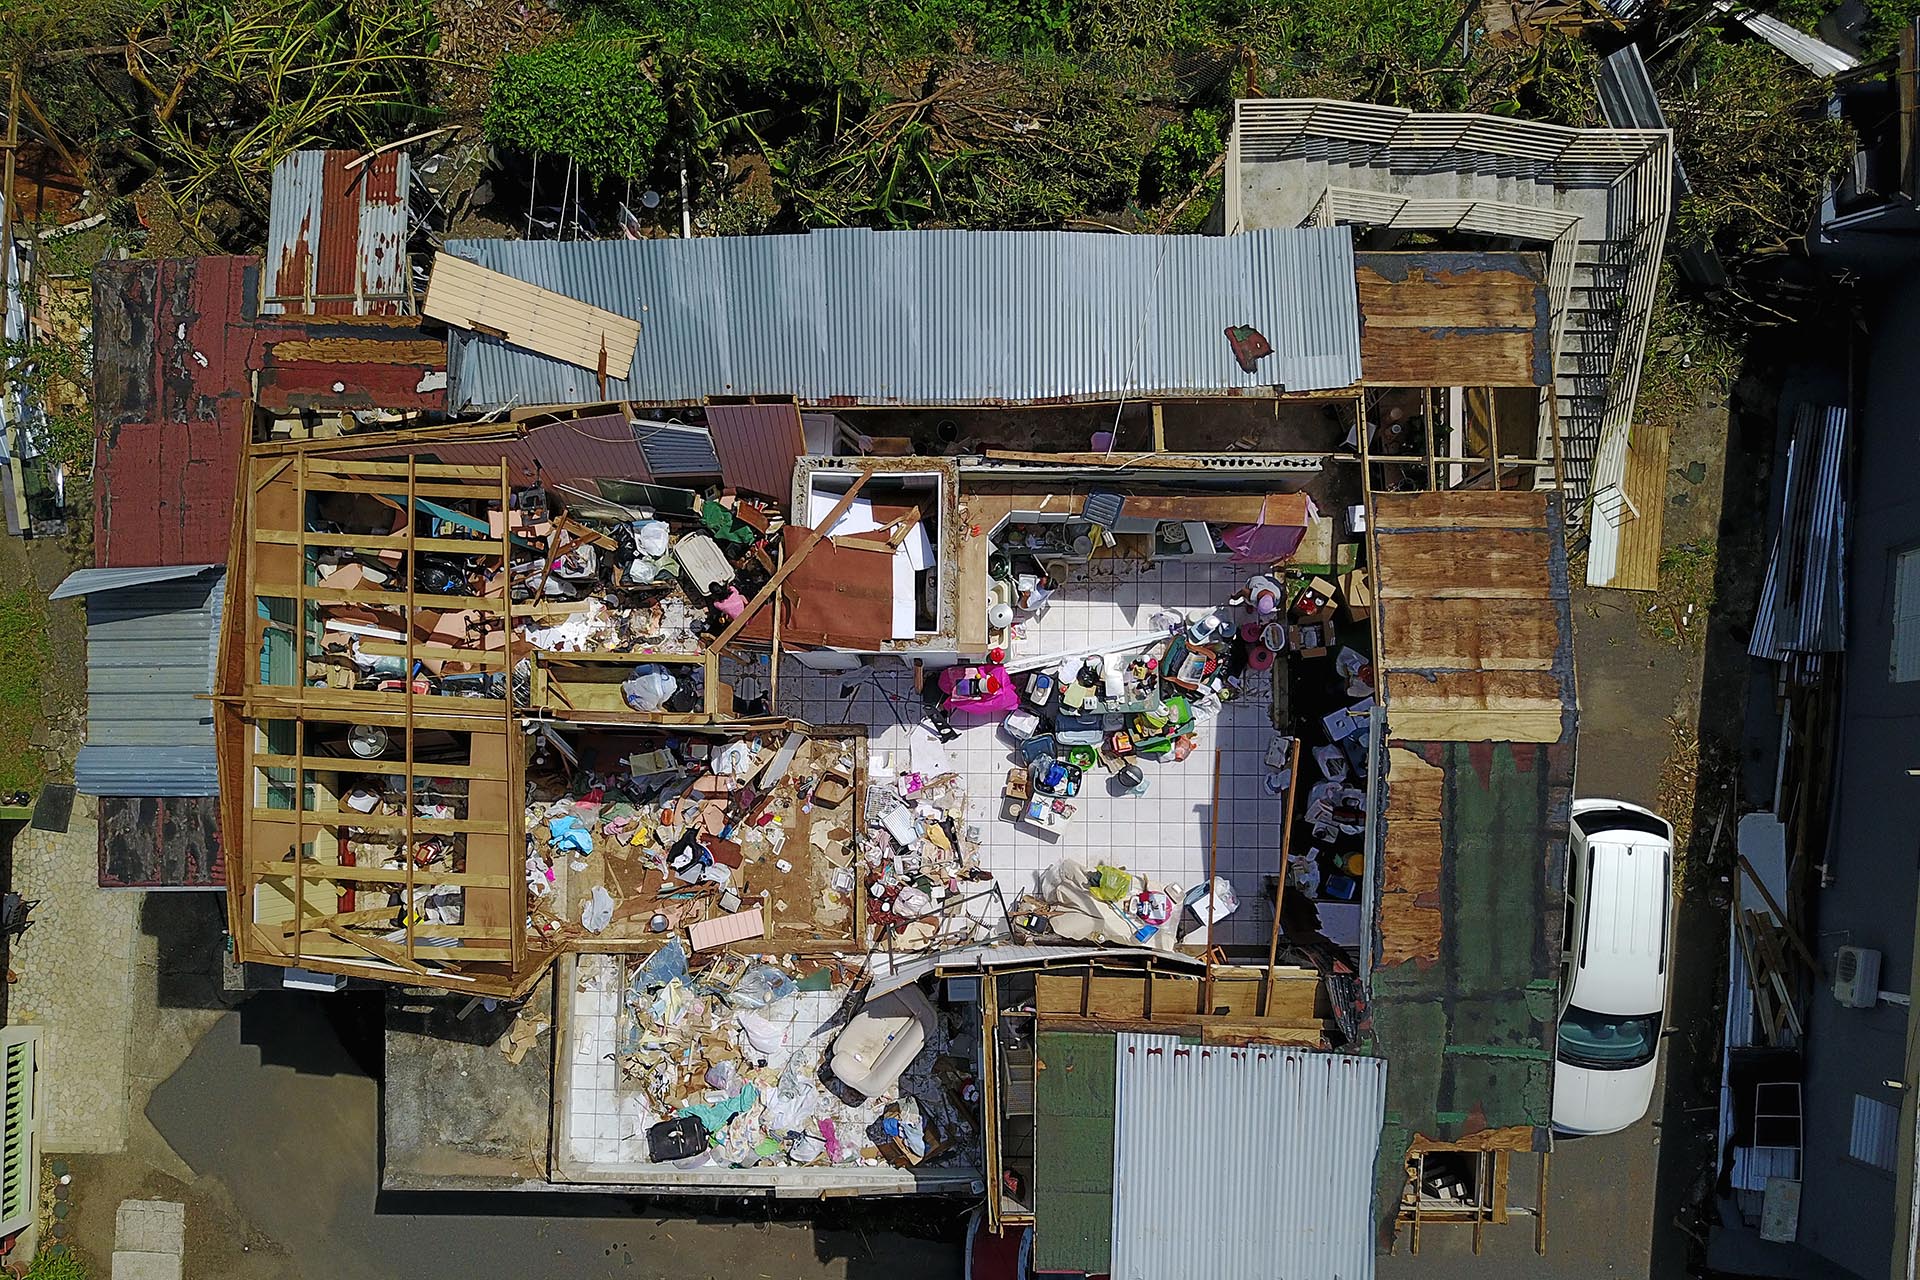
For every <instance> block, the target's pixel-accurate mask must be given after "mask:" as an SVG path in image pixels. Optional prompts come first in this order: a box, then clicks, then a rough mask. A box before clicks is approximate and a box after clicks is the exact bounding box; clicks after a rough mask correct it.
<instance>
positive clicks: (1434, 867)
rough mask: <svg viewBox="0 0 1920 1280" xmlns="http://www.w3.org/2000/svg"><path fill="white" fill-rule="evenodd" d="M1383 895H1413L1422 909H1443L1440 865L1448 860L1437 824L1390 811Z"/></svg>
mask: <svg viewBox="0 0 1920 1280" xmlns="http://www.w3.org/2000/svg"><path fill="white" fill-rule="evenodd" d="M1385 830H1386V837H1385V843H1384V846H1383V847H1384V849H1385V860H1384V861H1385V865H1384V867H1383V872H1384V875H1383V877H1382V881H1381V891H1382V892H1383V893H1405V894H1411V895H1412V896H1413V897H1414V898H1415V899H1416V900H1418V901H1419V905H1421V906H1433V907H1437V906H1439V905H1440V864H1441V862H1442V861H1443V860H1444V859H1445V857H1446V850H1445V842H1444V840H1443V838H1442V836H1441V831H1442V827H1441V824H1440V823H1438V822H1433V821H1428V820H1426V819H1421V818H1400V817H1396V816H1395V815H1394V813H1393V811H1392V810H1391V809H1389V810H1388V811H1387V821H1386V828H1385Z"/></svg>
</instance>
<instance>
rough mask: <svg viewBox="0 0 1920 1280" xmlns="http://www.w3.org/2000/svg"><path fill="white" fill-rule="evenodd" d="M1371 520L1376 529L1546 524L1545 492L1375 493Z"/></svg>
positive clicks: (1436, 491)
mask: <svg viewBox="0 0 1920 1280" xmlns="http://www.w3.org/2000/svg"><path fill="white" fill-rule="evenodd" d="M1373 522H1374V526H1375V527H1376V528H1379V529H1405V528H1418V529H1431V528H1438V527H1443V526H1444V527H1448V528H1507V529H1544V528H1546V527H1547V494H1546V493H1545V492H1538V491H1534V490H1519V489H1436V490H1434V491H1432V492H1428V493H1377V494H1375V495H1374V498H1373Z"/></svg>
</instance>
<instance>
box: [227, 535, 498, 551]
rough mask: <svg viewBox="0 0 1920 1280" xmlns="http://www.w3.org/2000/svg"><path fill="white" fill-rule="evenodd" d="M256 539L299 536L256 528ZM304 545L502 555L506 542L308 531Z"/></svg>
mask: <svg viewBox="0 0 1920 1280" xmlns="http://www.w3.org/2000/svg"><path fill="white" fill-rule="evenodd" d="M253 540H254V541H255V542H265V543H270V544H273V545H275V546H293V545H301V544H302V538H301V535H300V533H299V532H298V531H297V530H293V529H256V530H255V531H254V535H253ZM304 545H306V546H309V547H345V548H346V549H348V550H350V551H404V550H406V549H407V548H408V547H415V548H418V549H419V550H421V551H440V552H445V553H446V554H448V555H461V556H505V555H506V554H507V544H506V541H505V540H504V539H501V538H414V539H410V538H408V537H407V536H406V535H405V534H403V533H311V532H309V533H307V534H306V536H305V540H304Z"/></svg>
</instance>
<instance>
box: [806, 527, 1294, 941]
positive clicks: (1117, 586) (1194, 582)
mask: <svg viewBox="0 0 1920 1280" xmlns="http://www.w3.org/2000/svg"><path fill="white" fill-rule="evenodd" d="M1076 573H1077V574H1078V573H1085V575H1086V576H1084V577H1076V578H1075V579H1074V580H1073V581H1072V582H1071V583H1069V584H1067V585H1065V586H1063V587H1062V589H1061V590H1060V591H1059V592H1058V593H1057V594H1055V596H1054V597H1053V599H1052V600H1050V601H1049V602H1048V606H1047V608H1046V610H1045V611H1044V612H1043V613H1042V614H1041V615H1040V616H1039V617H1037V618H1034V619H1030V620H1028V621H1027V622H1026V623H1025V625H1024V626H1023V627H1021V628H1020V630H1019V631H1018V632H1016V636H1015V641H1014V655H1013V656H1014V658H1015V660H1018V659H1019V658H1020V657H1022V656H1024V655H1036V656H1037V655H1042V654H1053V653H1065V652H1071V651H1074V650H1078V649H1084V648H1091V647H1095V646H1099V645H1104V644H1108V643H1111V642H1113V641H1115V640H1119V639H1123V638H1126V637H1130V636H1132V635H1134V634H1135V633H1138V632H1145V631H1150V630H1154V629H1155V628H1154V626H1153V622H1152V619H1153V616H1154V614H1156V613H1158V612H1160V611H1161V610H1163V609H1164V610H1171V611H1174V612H1178V613H1183V614H1193V613H1197V612H1198V611H1200V610H1202V609H1205V608H1209V607H1212V606H1215V605H1218V604H1220V603H1221V602H1223V601H1224V600H1225V599H1226V598H1227V597H1228V596H1229V595H1231V594H1232V593H1233V592H1234V590H1235V589H1237V587H1238V586H1239V585H1240V584H1241V583H1242V582H1243V581H1244V578H1245V573H1244V571H1243V570H1241V569H1239V568H1236V567H1234V566H1231V565H1226V564H1220V565H1211V564H1209V565H1182V564H1173V565H1158V566H1155V567H1153V568H1150V569H1143V568H1142V567H1141V566H1139V565H1137V564H1133V563H1124V564H1122V563H1119V562H1111V561H1109V562H1099V563H1096V564H1095V565H1092V566H1086V567H1084V568H1077V569H1076ZM780 681H781V684H780V694H781V704H782V705H781V708H780V709H781V710H782V711H784V712H786V713H787V714H791V715H795V716H798V717H800V718H801V719H804V720H807V721H809V722H810V723H814V724H839V723H856V724H866V725H869V726H871V728H872V730H873V744H872V745H873V747H874V749H875V750H876V751H891V752H893V753H894V754H895V757H896V759H900V760H904V759H905V758H906V754H907V750H908V742H909V741H910V738H911V736H912V734H913V733H914V732H917V730H915V729H913V726H917V725H918V724H919V722H920V719H921V702H920V698H919V695H917V694H916V693H915V692H914V690H913V680H912V677H911V674H910V673H909V672H908V671H907V670H906V669H905V667H904V666H901V665H897V664H895V663H893V662H892V661H891V660H882V665H879V666H876V667H872V668H867V669H865V670H863V671H860V672H854V673H839V672H828V673H821V672H814V671H810V670H808V669H806V668H805V667H802V666H801V665H800V664H799V663H797V662H794V661H792V660H791V659H788V660H787V665H786V666H784V667H783V668H782V670H781V675H780ZM843 684H850V685H851V688H850V695H849V696H848V697H846V698H842V697H841V696H840V689H841V687H842V685H843ZM903 722H904V723H903ZM955 727H956V728H957V729H959V730H960V738H959V740H958V741H956V742H952V743H949V744H947V747H946V751H947V752H948V754H949V755H951V757H952V759H953V763H954V766H955V768H956V769H957V771H958V772H960V773H961V774H962V775H963V776H964V777H965V778H966V782H967V794H968V797H969V813H968V817H969V820H970V821H972V822H974V823H977V824H979V826H980V828H981V830H982V833H983V840H982V863H983V865H984V866H985V867H986V869H987V870H989V871H991V872H993V873H994V875H995V876H996V878H998V879H999V881H1000V883H1001V885H1002V887H1003V888H1004V889H1005V890H1006V891H1007V893H1008V894H1009V895H1012V894H1014V893H1017V892H1019V891H1020V890H1022V889H1026V888H1030V887H1032V885H1033V884H1034V881H1035V879H1036V877H1037V876H1038V874H1039V873H1040V872H1041V871H1042V870H1044V869H1045V868H1047V867H1049V866H1052V865H1053V864H1054V863H1055V862H1057V861H1059V860H1060V859H1061V858H1063V857H1070V858H1073V859H1075V860H1076V861H1078V862H1080V863H1081V864H1082V865H1084V866H1091V865H1093V864H1094V863H1096V862H1101V861H1106V862H1111V863H1114V864H1116V865H1121V866H1125V867H1127V868H1128V869H1129V870H1131V871H1135V872H1138V873H1140V874H1142V875H1145V876H1148V877H1149V878H1151V879H1153V880H1156V881H1162V880H1170V881H1174V882H1177V883H1178V884H1180V885H1182V886H1192V885H1197V884H1199V883H1200V882H1201V881H1202V880H1203V879H1205V876H1206V866H1207V846H1208V841H1209V837H1210V825H1211V821H1212V803H1213V802H1212V791H1213V758H1214V748H1215V747H1216V745H1217V746H1219V747H1220V748H1221V757H1220V797H1219V803H1220V823H1219V853H1218V862H1217V869H1218V872H1219V874H1220V875H1222V876H1225V877H1226V878H1227V879H1228V880H1229V881H1230V882H1231V883H1232V884H1233V886H1234V890H1235V892H1237V893H1238V894H1239V895H1240V900H1241V906H1240V910H1239V911H1238V912H1237V913H1236V914H1235V915H1233V916H1232V917H1231V918H1230V919H1228V920H1227V921H1224V922H1223V923H1222V925H1221V926H1220V927H1219V928H1218V929H1217V930H1216V932H1215V941H1216V942H1217V943H1221V944H1223V945H1242V946H1259V945H1263V944H1264V943H1265V942H1266V940H1267V935H1268V931H1269V930H1270V928H1271V926H1272V918H1273V917H1272V911H1271V909H1270V908H1269V907H1268V906H1267V904H1266V902H1265V900H1264V896H1263V893H1262V878H1263V876H1265V875H1268V874H1272V873H1274V872H1275V871H1277V869H1278V863H1279V846H1280V821H1281V801H1280V800H1279V799H1278V798H1275V797H1272V796H1269V795H1268V794H1267V793H1266V790H1265V787H1264V783H1263V779H1264V778H1265V775H1266V766H1265V763H1264V756H1265V752H1266V748H1267V744H1268V743H1269V742H1270V741H1271V740H1272V738H1273V736H1274V732H1273V729H1272V725H1271V722H1270V719H1269V710H1268V703H1267V698H1266V695H1265V690H1264V686H1263V687H1262V688H1261V689H1260V691H1259V693H1258V694H1257V695H1254V696H1249V697H1246V698H1243V699H1241V700H1238V701H1236V702H1233V703H1231V704H1228V706H1227V707H1225V708H1224V709H1223V711H1222V713H1221V715H1220V716H1219V717H1218V718H1217V719H1215V720H1211V721H1207V722H1204V723H1203V724H1202V725H1201V726H1200V728H1199V733H1198V738H1199V745H1198V748H1197V749H1196V750H1195V751H1194V752H1193V754H1192V755H1190V756H1189V757H1188V758H1187V759H1186V760H1185V761H1181V762H1177V763H1176V762H1174V761H1172V760H1171V759H1167V760H1165V761H1153V760H1143V761H1142V768H1143V769H1144V770H1145V771H1146V774H1147V779H1148V790H1147V794H1146V795H1144V796H1132V795H1119V796H1115V795H1112V794H1110V793H1109V791H1108V787H1107V776H1108V775H1107V774H1106V773H1105V771H1104V770H1102V769H1099V768H1097V767H1096V768H1095V769H1093V770H1091V771H1090V772H1089V776H1088V779H1087V784H1086V790H1085V791H1084V792H1083V794H1082V797H1081V801H1080V808H1079V811H1078V812H1077V813H1076V814H1075V816H1074V818H1073V820H1072V821H1071V822H1070V823H1069V824H1068V825H1067V826H1066V827H1065V828H1064V829H1063V830H1061V831H1059V832H1057V833H1049V834H1042V833H1039V832H1036V831H1034V830H1033V829H1032V828H1030V827H1028V826H1027V825H1026V824H1024V823H1021V824H1015V823H1010V822H1006V821H1003V820H1002V819H1001V818H1000V817H999V810H1000V790H1001V785H1002V783H1003V782H1004V780H1005V778H1006V774H1007V770H1008V769H1009V768H1011V767H1012V766H1014V765H1015V764H1016V763H1018V756H1017V755H1016V754H1015V753H1014V751H1013V744H1012V743H1011V742H1010V741H1009V740H1008V739H1006V738H1005V737H1003V736H1002V735H1001V734H1000V733H999V729H998V724H997V722H996V721H995V720H987V721H965V720H957V721H956V722H955Z"/></svg>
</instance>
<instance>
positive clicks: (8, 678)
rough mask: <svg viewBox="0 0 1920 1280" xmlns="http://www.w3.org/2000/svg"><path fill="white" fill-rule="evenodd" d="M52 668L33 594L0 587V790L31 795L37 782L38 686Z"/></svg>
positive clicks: (42, 617) (42, 615) (39, 608)
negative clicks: (34, 743) (35, 736)
mask: <svg viewBox="0 0 1920 1280" xmlns="http://www.w3.org/2000/svg"><path fill="white" fill-rule="evenodd" d="M52 664H53V649H52V646H51V644H50V643H49V640H48V635H47V617H46V613H45V611H44V609H43V608H42V606H41V602H40V600H39V599H38V597H36V596H35V594H34V592H33V591H32V590H30V589H28V588H24V587H19V586H5V587H0V792H7V791H31V790H33V789H34V788H35V787H37V786H39V784H40V780H41V770H40V752H39V749H38V748H36V747H35V746H34V745H33V738H34V731H35V729H36V728H38V727H39V725H40V723H41V721H42V715H41V703H40V682H41V679H42V677H43V676H45V674H46V673H47V671H48V670H49V668H50V667H51V666H52Z"/></svg>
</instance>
